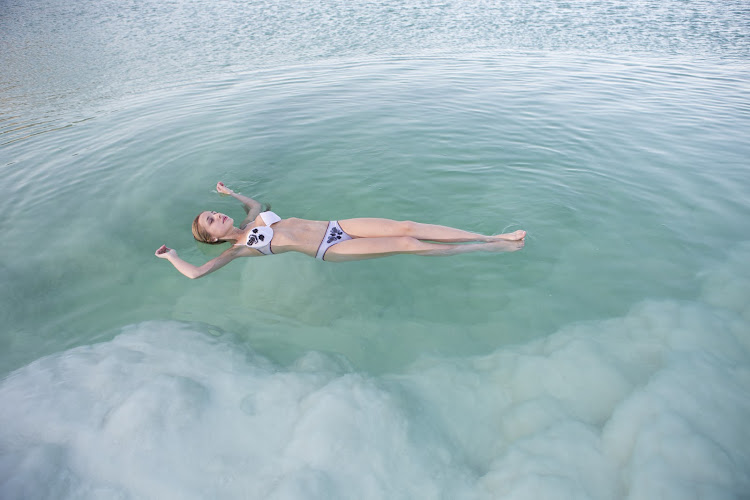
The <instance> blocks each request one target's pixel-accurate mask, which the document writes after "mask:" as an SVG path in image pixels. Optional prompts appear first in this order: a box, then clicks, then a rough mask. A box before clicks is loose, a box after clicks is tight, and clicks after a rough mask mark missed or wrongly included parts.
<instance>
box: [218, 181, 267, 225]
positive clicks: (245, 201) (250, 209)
mask: <svg viewBox="0 0 750 500" xmlns="http://www.w3.org/2000/svg"><path fill="white" fill-rule="evenodd" d="M216 190H217V191H218V192H219V193H221V194H228V195H229V196H231V197H232V198H234V199H235V200H237V201H239V202H240V203H242V208H244V209H245V212H247V216H246V217H245V220H243V221H242V223H240V228H243V227H245V226H246V225H247V224H249V223H251V222H252V221H254V220H255V218H256V217H257V216H258V214H259V213H260V212H261V211H262V208H261V207H262V205H261V204H260V202H258V201H256V200H254V199H252V198H248V197H247V196H242V195H241V194H237V193H235V192H234V191H232V190H231V189H229V188H228V187H226V186H225V185H224V183H223V182H219V183H218V184H216Z"/></svg>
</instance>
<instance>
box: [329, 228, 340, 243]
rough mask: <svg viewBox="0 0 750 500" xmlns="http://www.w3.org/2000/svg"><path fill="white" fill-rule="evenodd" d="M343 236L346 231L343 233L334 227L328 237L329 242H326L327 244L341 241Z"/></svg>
mask: <svg viewBox="0 0 750 500" xmlns="http://www.w3.org/2000/svg"><path fill="white" fill-rule="evenodd" d="M342 234H344V231H342V230H341V229H338V228H335V227H332V228H331V232H330V234H329V235H328V241H326V243H332V242H334V241H336V240H340V239H341V235H342Z"/></svg>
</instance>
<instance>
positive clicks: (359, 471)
mask: <svg viewBox="0 0 750 500" xmlns="http://www.w3.org/2000/svg"><path fill="white" fill-rule="evenodd" d="M748 257H750V246H747V245H746V246H743V247H740V248H739V249H738V250H737V251H735V252H733V253H732V255H730V258H729V260H728V262H727V263H726V264H723V265H722V266H718V267H717V268H716V269H714V270H711V271H710V272H708V273H706V278H705V287H704V290H703V291H702V293H701V297H702V299H701V302H683V303H678V302H674V301H658V300H654V301H647V302H644V303H641V304H639V305H637V306H636V307H634V308H633V309H632V311H631V312H630V313H629V314H627V315H626V316H624V317H622V318H615V319H611V320H607V321H598V322H587V323H582V324H576V325H570V326H569V327H567V328H565V329H563V330H561V331H559V332H557V333H556V334H554V335H551V336H549V337H547V338H546V339H543V340H539V341H535V342H531V343H529V344H527V345H522V346H518V347H515V348H507V349H501V350H499V351H497V352H495V353H492V354H490V355H487V356H483V357H472V358H464V359H456V360H451V359H423V360H421V361H420V362H418V363H415V364H414V365H413V366H412V367H411V368H410V369H409V370H408V371H407V372H406V373H403V374H400V375H386V376H381V377H369V376H365V375H361V374H358V373H356V372H353V371H352V370H351V369H349V368H348V367H347V366H346V364H345V363H343V362H341V361H340V360H337V359H335V358H332V357H330V356H325V355H320V354H315V353H311V354H308V355H306V356H304V357H302V358H301V359H299V360H298V361H297V362H296V363H295V364H293V365H292V366H288V367H279V366H275V365H273V364H271V363H270V362H268V361H267V360H265V359H263V358H260V357H258V356H256V355H254V354H252V353H249V352H245V351H244V350H242V349H241V348H240V347H238V346H237V344H236V343H234V342H233V341H232V340H231V339H229V338H225V337H221V338H214V337H211V336H209V335H205V334H203V333H200V332H198V331H195V330H194V329H192V328H191V327H190V326H188V325H184V324H179V323H173V322H154V323H145V324H140V325H136V326H132V327H128V328H126V329H125V330H124V331H123V333H122V334H121V335H120V336H118V337H117V338H115V339H114V340H112V341H111V342H107V343H102V344H98V345H94V346H88V347H82V348H77V349H73V350H70V351H68V352H64V353H61V354H57V355H54V356H49V357H46V358H43V359H40V360H38V361H36V362H34V363H32V364H30V365H28V366H26V367H24V368H22V369H19V370H17V371H16V372H14V373H12V374H11V375H10V376H8V377H7V378H6V379H5V380H4V381H3V382H2V384H1V385H0V450H1V455H0V497H2V498H3V499H6V498H7V499H15V498H48V497H54V498H97V499H99V498H160V499H168V498H180V499H190V498H321V499H334V498H363V499H364V498H376V499H380V498H383V499H385V498H387V499H394V498H410V499H411V498H451V499H453V498H510V499H514V498H519V499H521V498H524V499H526V498H528V499H541V498H576V499H579V498H594V499H620V498H632V499H652V498H674V499H681V500H682V499H689V498H709V499H712V498H717V499H719V498H721V499H726V498H742V497H746V496H747V495H748V492H750V425H748V422H750V354H749V352H750V340H749V337H750V334H749V332H750V329H749V328H748V318H749V317H750V315H748V303H750V300H748V299H750V271H748V270H747V269H746V268H747V266H745V265H744V263H746V262H748V260H749V259H748ZM722 277H724V278H726V279H727V280H728V281H727V280H722V279H721V278H722ZM722 283H725V285H722Z"/></svg>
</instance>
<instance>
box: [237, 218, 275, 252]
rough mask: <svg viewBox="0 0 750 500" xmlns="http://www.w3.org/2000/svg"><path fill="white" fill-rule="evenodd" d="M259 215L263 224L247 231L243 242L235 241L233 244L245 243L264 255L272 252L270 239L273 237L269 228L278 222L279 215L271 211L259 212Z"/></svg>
mask: <svg viewBox="0 0 750 500" xmlns="http://www.w3.org/2000/svg"><path fill="white" fill-rule="evenodd" d="M259 215H260V218H261V219H263V223H264V224H265V226H257V227H254V228H252V229H251V230H250V232H249V233H247V240H246V241H245V242H244V243H235V245H246V246H249V247H250V248H254V249H256V250H258V251H259V252H260V253H262V254H264V255H271V254H273V252H272V251H271V240H272V239H273V229H271V225H272V224H276V223H277V222H279V221H280V220H281V217H279V216H278V215H276V214H275V213H273V212H271V211H268V212H261V213H260V214H259Z"/></svg>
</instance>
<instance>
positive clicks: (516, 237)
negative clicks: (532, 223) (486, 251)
mask: <svg viewBox="0 0 750 500" xmlns="http://www.w3.org/2000/svg"><path fill="white" fill-rule="evenodd" d="M525 237H526V231H524V230H523V229H519V230H518V231H513V232H512V233H505V234H496V235H495V236H492V241H522V240H523V239H524V238H525Z"/></svg>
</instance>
